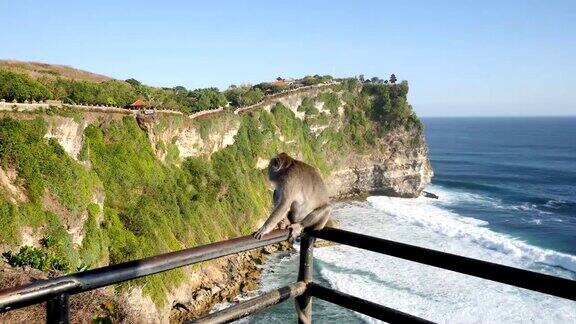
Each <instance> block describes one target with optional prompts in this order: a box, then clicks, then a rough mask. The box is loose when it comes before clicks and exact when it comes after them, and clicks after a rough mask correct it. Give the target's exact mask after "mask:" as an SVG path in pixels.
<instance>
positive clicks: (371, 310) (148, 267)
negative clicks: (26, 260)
mask: <svg viewBox="0 0 576 324" xmlns="http://www.w3.org/2000/svg"><path fill="white" fill-rule="evenodd" d="M288 234H289V233H288V231H287V230H276V231H273V232H271V233H269V234H268V235H266V236H265V237H264V238H263V239H262V240H256V239H254V238H252V237H251V236H244V237H240V238H236V239H232V240H228V241H222V242H217V243H212V244H208V245H203V246H199V247H194V248H189V249H184V250H181V251H177V252H171V253H166V254H161V255H157V256H153V257H148V258H144V259H140V260H135V261H130V262H125V263H120V264H116V265H112V266H107V267H102V268H98V269H93V270H88V271H83V272H78V273H75V274H71V275H67V276H62V277H59V278H53V279H47V280H42V281H37V282H34V283H31V284H28V285H24V286H18V287H13V288H9V289H4V290H1V291H0V312H8V311H11V310H14V309H18V308H22V307H26V306H30V305H33V304H38V303H43V302H45V303H46V322H47V323H68V322H69V318H70V317H69V308H70V306H69V296H70V295H74V294H78V293H81V292H85V291H89V290H93V289H97V288H102V287H105V286H109V285H112V284H117V283H120V282H123V281H127V280H132V279H136V278H140V277H144V276H148V275H152V274H155V273H160V272H163V271H168V270H171V269H176V268H179V267H183V266H187V265H192V264H195V263H198V262H202V261H207V260H212V259H216V258H219V257H223V256H227V255H231V254H235V253H239V252H244V251H248V250H252V249H256V248H260V247H264V246H267V245H270V244H275V243H279V242H282V241H285V240H287V239H288ZM316 238H321V239H325V240H328V241H332V242H336V243H340V244H345V245H349V246H353V247H357V248H360V249H365V250H369V251H373V252H377V253H381V254H385V255H389V256H393V257H397V258H401V259H405V260H410V261H414V262H418V263H422V264H426V265H429V266H434V267H438V268H442V269H447V270H451V271H455V272H459V273H463V274H467V275H471V276H475V277H479V278H484V279H488V280H492V281H497V282H500V283H504V284H508V285H512V286H516V287H520V288H525V289H529V290H533V291H538V292H541V293H544V294H549V295H553V296H557V297H562V298H566V299H570V300H573V301H576V281H574V280H570V279H564V278H560V277H555V276H550V275H546V274H542V273H537V272H532V271H528V270H522V269H517V268H513V267H509V266H504V265H500V264H495V263H490V262H486V261H480V260H476V259H471V258H467V257H463V256H458V255H454V254H449V253H444V252H440V251H435V250H431V249H426V248H421V247H417V246H412V245H408V244H404V243H399V242H394V241H390V240H385V239H380V238H376V237H371V236H367V235H362V234H357V233H353V232H348V231H344V230H340V229H335V228H325V229H323V230H322V231H319V232H313V233H308V234H305V235H304V236H303V237H302V238H301V244H300V264H299V272H298V279H297V281H296V282H294V283H292V284H290V285H288V286H286V287H283V288H280V289H276V290H273V291H270V292H268V293H265V294H263V295H260V296H258V297H255V298H253V299H250V300H246V301H242V302H240V303H238V304H236V305H234V306H231V307H229V308H226V309H223V310H221V311H217V312H214V313H212V314H208V315H206V316H204V317H202V318H199V319H197V320H193V321H190V322H189V323H226V322H230V321H234V320H237V319H240V318H243V317H246V316H248V315H251V314H254V313H256V312H258V311H260V310H263V309H266V308H268V307H270V306H272V305H275V304H278V303H281V302H283V301H285V300H288V299H290V298H296V312H297V314H298V322H299V323H309V322H311V319H312V317H311V314H312V297H315V298H320V299H323V300H326V301H328V302H330V303H333V304H336V305H339V306H342V307H345V308H348V309H351V310H354V311H356V312H359V313H362V314H365V315H368V316H371V317H373V318H377V319H380V320H382V321H385V322H389V323H406V322H412V323H430V322H429V321H427V320H425V319H422V318H419V317H416V316H413V315H410V314H406V313H404V312H401V311H398V310H395V309H393V308H389V307H386V306H383V305H380V304H377V303H373V302H370V301H367V300H364V299H361V298H357V297H354V296H352V295H349V294H345V293H343V292H340V291H337V290H334V289H331V288H328V287H324V286H322V285H319V284H317V283H315V282H314V281H313V278H312V264H313V257H312V254H313V248H314V241H315V239H316ZM575 307H576V304H575Z"/></svg>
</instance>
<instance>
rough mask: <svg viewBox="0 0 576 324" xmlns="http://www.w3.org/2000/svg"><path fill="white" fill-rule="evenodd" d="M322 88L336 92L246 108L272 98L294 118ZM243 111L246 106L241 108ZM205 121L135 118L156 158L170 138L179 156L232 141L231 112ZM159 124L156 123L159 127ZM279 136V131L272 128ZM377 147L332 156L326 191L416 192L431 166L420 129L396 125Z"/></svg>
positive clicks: (262, 162)
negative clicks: (228, 114)
mask: <svg viewBox="0 0 576 324" xmlns="http://www.w3.org/2000/svg"><path fill="white" fill-rule="evenodd" d="M322 92H332V93H335V94H336V95H338V96H340V93H338V92H336V91H333V90H332V89H330V88H328V89H318V88H312V89H308V90H306V91H302V92H296V93H293V94H288V95H285V96H279V97H277V98H275V99H273V100H269V101H267V102H265V103H262V104H260V105H257V106H255V107H253V108H250V111H253V110H255V109H264V110H266V111H270V110H271V108H272V107H273V106H274V105H275V104H276V103H281V104H283V105H284V106H286V107H287V108H289V109H290V110H291V111H292V112H293V113H294V115H295V116H296V117H297V118H299V119H304V118H305V114H304V112H302V111H299V110H298V107H300V105H301V104H302V102H303V100H304V99H305V98H317V97H318V96H319V95H320V94H321V93H322ZM315 107H316V109H318V110H319V111H320V112H321V113H326V114H330V111H329V110H327V109H324V107H323V102H321V101H319V100H317V101H315ZM244 113H246V112H244ZM343 113H344V102H343V100H341V99H340V103H339V106H338V107H337V109H336V111H335V114H336V115H337V116H338V118H340V119H343ZM213 119H214V120H212V121H210V117H208V118H206V119H202V120H198V121H196V120H188V119H184V120H179V121H178V122H175V120H174V118H171V119H168V120H159V119H154V118H151V119H149V120H147V121H144V120H142V121H139V122H140V124H141V126H142V127H143V129H145V130H146V132H147V133H148V136H149V139H150V141H151V143H152V146H153V147H156V148H157V149H156V153H157V156H158V158H160V159H162V160H165V158H166V149H158V147H159V145H158V144H159V143H172V144H173V145H175V146H176V147H177V148H178V151H179V157H180V158H181V159H184V158H187V157H200V156H204V157H209V156H210V155H211V154H212V153H214V152H216V151H218V150H219V149H222V148H224V147H226V146H228V145H232V144H234V141H235V138H234V136H235V135H236V133H237V132H238V129H239V126H240V122H239V119H238V118H237V116H227V117H219V118H218V119H220V120H217V119H216V118H213ZM343 122H344V120H340V122H339V123H336V124H333V125H330V126H328V125H318V126H312V127H311V128H310V129H311V131H312V134H314V135H318V134H319V133H320V132H321V131H322V130H323V129H325V128H327V127H335V128H340V127H342V123H343ZM202 123H210V130H209V131H208V132H207V133H206V132H205V133H204V134H202V128H203V127H204V126H203V125H202ZM159 125H162V126H161V127H160V126H159ZM278 136H279V138H281V139H282V134H281V132H278ZM379 141H380V144H381V145H379V149H378V150H372V151H369V152H365V153H363V154H357V153H350V152H342V155H340V156H336V157H334V158H332V161H331V162H332V164H333V167H332V172H331V173H330V174H329V175H328V176H327V177H326V181H327V183H328V187H329V188H330V189H329V190H330V194H331V196H332V197H333V198H335V199H337V198H342V197H347V196H353V195H359V194H383V195H390V196H400V197H417V196H419V195H420V193H421V191H422V190H423V189H424V187H426V185H427V184H429V183H430V180H431V178H432V176H433V171H432V168H431V165H430V162H429V160H428V147H427V145H426V143H425V140H424V136H423V134H422V131H421V129H418V128H416V127H411V128H408V129H407V128H406V127H397V128H394V129H392V130H391V131H389V132H388V133H387V134H386V135H385V136H384V138H381V139H380V140H379ZM267 163H268V160H266V159H263V158H261V157H259V158H258V161H257V163H256V165H255V167H256V168H259V169H262V168H264V167H266V166H267Z"/></svg>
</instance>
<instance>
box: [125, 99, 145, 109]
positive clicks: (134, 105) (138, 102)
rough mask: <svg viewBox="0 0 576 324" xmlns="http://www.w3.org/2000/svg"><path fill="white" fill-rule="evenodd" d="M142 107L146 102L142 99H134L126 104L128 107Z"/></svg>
mask: <svg viewBox="0 0 576 324" xmlns="http://www.w3.org/2000/svg"><path fill="white" fill-rule="evenodd" d="M144 107H146V103H145V102H144V101H142V100H136V101H134V102H133V103H131V104H129V105H128V106H127V108H129V109H142V108H144Z"/></svg>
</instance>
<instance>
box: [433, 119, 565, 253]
mask: <svg viewBox="0 0 576 324" xmlns="http://www.w3.org/2000/svg"><path fill="white" fill-rule="evenodd" d="M424 122H425V125H426V139H427V142H428V145H429V148H430V157H431V161H432V165H433V168H434V171H435V177H434V180H433V183H434V184H435V185H439V186H442V187H444V188H448V189H454V190H459V191H465V192H469V193H474V194H478V195H480V196H484V197H488V198H490V199H493V200H494V204H493V205H489V206H478V205H477V204H461V205H457V206H454V210H455V211H456V212H457V213H459V214H462V215H472V216H473V217H475V218H478V219H482V220H485V221H487V222H489V223H490V228H492V229H494V230H496V231H500V232H504V233H508V234H511V235H515V236H518V237H520V238H522V239H525V240H527V241H528V242H530V243H533V244H535V245H538V246H542V247H547V248H551V249H555V250H558V251H563V252H566V253H570V254H575V255H576V117H556V118H432V119H426V120H425V121H424Z"/></svg>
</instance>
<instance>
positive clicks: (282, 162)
mask: <svg viewBox="0 0 576 324" xmlns="http://www.w3.org/2000/svg"><path fill="white" fill-rule="evenodd" d="M293 163H294V159H293V158H291V157H290V155H288V154H286V153H280V154H278V155H276V156H275V157H274V158H273V159H272V160H270V163H269V164H268V178H269V179H270V181H272V182H274V183H278V182H280V181H281V180H282V178H283V177H284V174H285V173H286V170H288V168H290V167H291V166H292V164H293Z"/></svg>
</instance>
